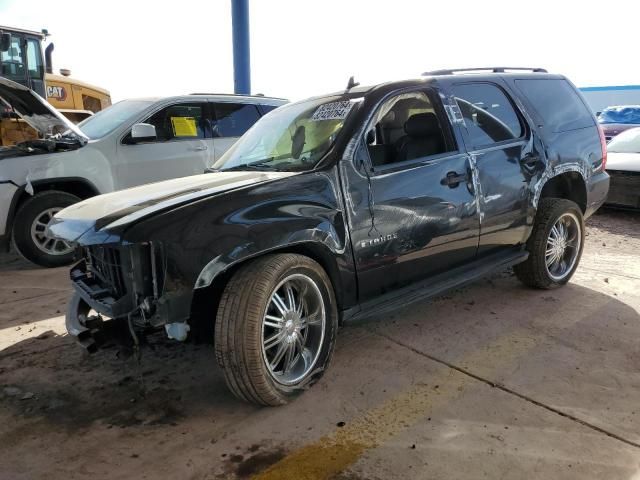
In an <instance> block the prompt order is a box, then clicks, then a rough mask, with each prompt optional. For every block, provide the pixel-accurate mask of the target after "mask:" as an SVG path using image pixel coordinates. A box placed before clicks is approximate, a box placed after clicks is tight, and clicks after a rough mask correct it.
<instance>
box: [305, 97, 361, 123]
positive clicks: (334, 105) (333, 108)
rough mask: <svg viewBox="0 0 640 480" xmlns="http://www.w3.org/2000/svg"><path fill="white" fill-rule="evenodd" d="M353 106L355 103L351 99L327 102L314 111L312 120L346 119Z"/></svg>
mask: <svg viewBox="0 0 640 480" xmlns="http://www.w3.org/2000/svg"><path fill="white" fill-rule="evenodd" d="M351 107H353V103H352V102H350V101H349V100H345V101H342V102H331V103H325V104H324V105H320V106H319V107H318V108H317V109H316V111H315V112H313V116H312V117H311V120H313V121H319V120H344V119H345V118H346V117H347V115H348V114H349V112H350V111H351Z"/></svg>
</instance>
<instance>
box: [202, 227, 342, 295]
mask: <svg viewBox="0 0 640 480" xmlns="http://www.w3.org/2000/svg"><path fill="white" fill-rule="evenodd" d="M325 226H326V223H325V224H323V225H320V226H319V227H320V228H318V229H316V230H305V231H301V232H295V234H294V235H292V236H291V237H289V239H288V240H284V239H283V241H281V242H277V243H275V244H274V245H272V246H270V247H266V248H265V247H264V246H258V245H256V244H255V243H245V244H244V245H239V246H238V248H235V249H234V250H233V251H231V252H228V253H226V254H224V255H218V256H217V257H215V258H213V259H212V260H211V261H210V262H209V263H207V264H206V265H205V267H204V268H203V269H202V271H201V272H200V274H199V275H198V278H197V280H196V284H195V285H194V288H206V287H208V286H209V285H211V284H212V283H213V282H214V281H215V279H216V277H218V276H219V275H220V274H222V273H224V272H225V271H227V270H229V269H230V268H233V267H234V266H236V265H238V264H240V263H242V262H245V261H247V260H250V259H252V258H256V257H260V256H262V255H265V254H267V253H270V252H273V251H282V250H286V249H296V248H298V247H305V246H308V247H310V248H312V249H319V250H326V251H327V253H328V254H330V255H342V254H344V253H345V247H344V245H339V244H338V243H337V242H336V237H335V230H334V229H333V227H332V226H329V227H330V228H328V229H325V228H324V227H325ZM331 230H334V231H333V232H332V231H331Z"/></svg>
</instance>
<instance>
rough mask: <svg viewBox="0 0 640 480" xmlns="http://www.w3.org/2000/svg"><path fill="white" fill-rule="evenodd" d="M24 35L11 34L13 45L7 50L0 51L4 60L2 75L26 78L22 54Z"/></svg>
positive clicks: (0, 55) (0, 56) (0, 57)
mask: <svg viewBox="0 0 640 480" xmlns="http://www.w3.org/2000/svg"><path fill="white" fill-rule="evenodd" d="M21 41H22V37H19V36H17V35H12V36H11V45H10V46H9V49H8V50H7V51H6V52H0V60H2V75H3V76H6V77H19V78H21V79H22V78H24V76H25V68H24V61H23V56H22V45H21Z"/></svg>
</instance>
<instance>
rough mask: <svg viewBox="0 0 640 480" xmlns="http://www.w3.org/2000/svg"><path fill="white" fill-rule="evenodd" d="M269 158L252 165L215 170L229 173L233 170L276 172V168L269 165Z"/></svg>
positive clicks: (244, 164) (245, 164) (246, 164)
mask: <svg viewBox="0 0 640 480" xmlns="http://www.w3.org/2000/svg"><path fill="white" fill-rule="evenodd" d="M271 160H273V157H271V158H265V159H264V160H260V161H259V162H252V163H243V164H241V165H236V166H235V167H229V168H222V169H220V170H217V171H219V172H231V171H233V170H278V169H277V168H276V167H274V166H273V165H271V164H270V162H271Z"/></svg>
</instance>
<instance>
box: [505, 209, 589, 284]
mask: <svg viewBox="0 0 640 480" xmlns="http://www.w3.org/2000/svg"><path fill="white" fill-rule="evenodd" d="M583 247H584V219H583V216H582V211H581V210H580V207H578V205H577V204H576V203H574V202H572V201H571V200H566V199H561V198H542V199H540V202H539V203H538V212H537V214H536V219H535V222H534V224H533V231H532V232H531V236H530V237H529V240H528V241H527V250H528V251H529V258H528V259H527V260H526V261H525V262H523V263H520V264H518V265H516V266H515V267H514V268H513V270H514V272H515V274H516V276H517V277H518V279H519V280H520V281H521V282H522V283H524V284H525V285H527V286H529V287H533V288H541V289H551V288H556V287H560V286H562V285H564V284H566V283H567V282H568V281H569V279H571V277H572V276H573V274H574V273H575V271H576V269H577V268H578V264H579V263H580V258H581V256H582V249H583Z"/></svg>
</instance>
